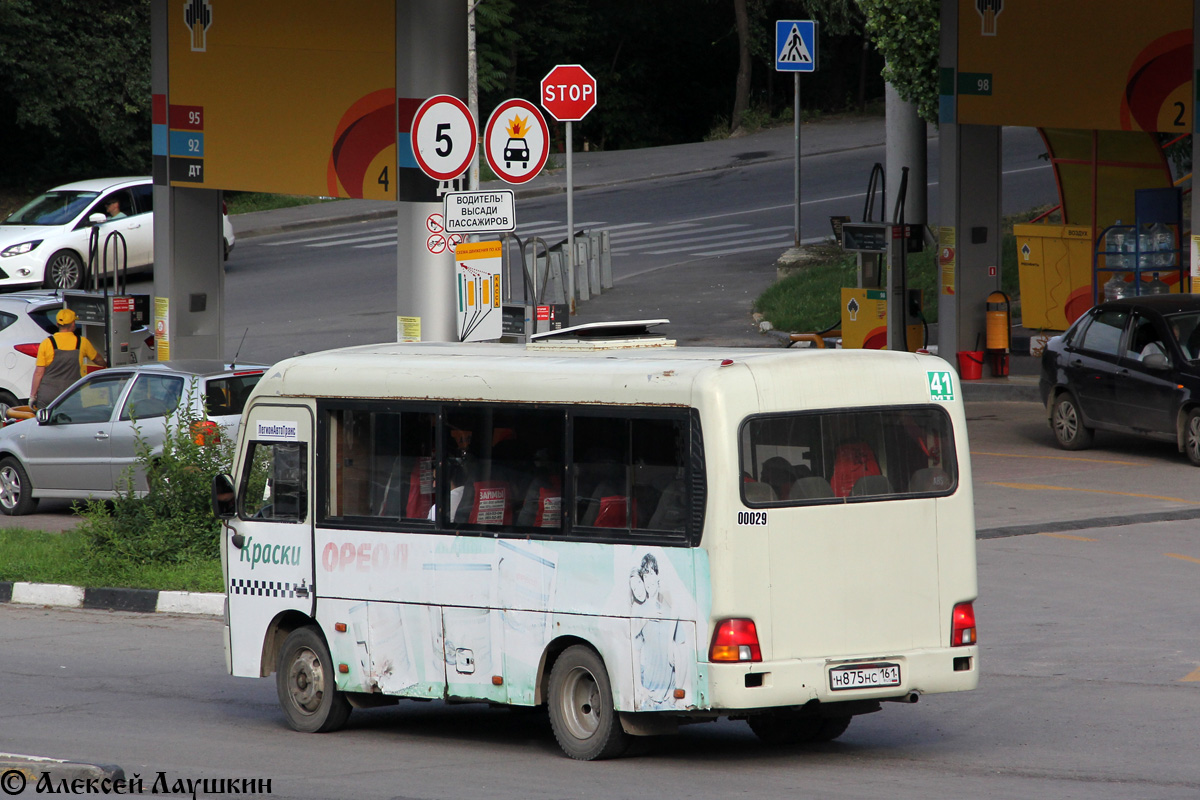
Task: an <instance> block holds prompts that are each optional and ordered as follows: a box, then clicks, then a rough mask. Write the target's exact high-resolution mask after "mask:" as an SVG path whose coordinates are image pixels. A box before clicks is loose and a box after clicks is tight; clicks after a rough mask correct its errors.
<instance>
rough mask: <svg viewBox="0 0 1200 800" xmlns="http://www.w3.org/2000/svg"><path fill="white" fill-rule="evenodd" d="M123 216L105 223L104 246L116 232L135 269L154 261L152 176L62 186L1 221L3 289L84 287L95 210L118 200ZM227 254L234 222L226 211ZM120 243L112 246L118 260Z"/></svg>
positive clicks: (0, 276) (0, 275) (102, 231)
mask: <svg viewBox="0 0 1200 800" xmlns="http://www.w3.org/2000/svg"><path fill="white" fill-rule="evenodd" d="M113 202H116V203H117V208H118V209H119V212H120V214H121V215H122V216H120V217H114V218H112V219H109V220H108V221H107V222H104V223H102V224H101V225H100V244H101V246H103V245H104V243H105V241H106V240H107V238H108V235H109V233H110V232H112V231H118V232H120V234H121V235H122V236H124V237H125V247H126V251H127V252H128V258H129V260H128V268H129V271H130V272H138V271H143V270H148V269H150V268H151V266H152V265H153V264H154V213H153V211H154V184H153V181H152V180H151V179H150V178H149V177H133V178H96V179H93V180H87V181H77V182H75V183H68V184H65V185H63V186H58V187H56V188H54V189H51V190H50V191H48V192H46V193H44V194H42V195H40V196H39V197H37V198H35V199H33V200H31V201H30V202H28V203H26V204H25V205H24V206H23V207H21V208H20V209H18V210H17V211H15V212H13V214H12V215H11V216H9V217H8V219H6V220H4V221H3V222H0V290H3V289H5V288H7V287H10V286H11V287H16V286H44V287H46V288H47V289H78V288H79V287H80V286H81V285H82V283H83V277H84V267H85V265H86V264H87V258H88V241H89V238H90V234H91V228H92V222H91V217H92V215H93V214H105V210H106V209H107V208H108V206H109V205H110V204H111V203H113ZM221 220H222V229H223V238H224V246H225V251H224V255H225V258H229V251H230V250H232V249H233V244H234V241H235V239H234V235H233V226H232V225H230V224H229V216H228V215H227V214H225V213H224V208H222V214H221ZM115 251H116V248H115V246H114V247H112V248H110V250H109V259H113V258H114V255H113V254H114V252H115Z"/></svg>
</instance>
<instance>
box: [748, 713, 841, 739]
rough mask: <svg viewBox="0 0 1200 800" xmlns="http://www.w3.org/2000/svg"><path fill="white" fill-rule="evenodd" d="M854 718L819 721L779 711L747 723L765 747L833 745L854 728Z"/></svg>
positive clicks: (823, 719) (820, 718)
mask: <svg viewBox="0 0 1200 800" xmlns="http://www.w3.org/2000/svg"><path fill="white" fill-rule="evenodd" d="M850 720H851V717H849V716H838V717H817V716H811V715H804V716H801V715H799V714H794V713H789V712H785V711H778V712H775V713H770V714H757V715H755V716H753V717H748V718H747V719H746V722H747V724H749V725H750V730H752V731H754V735H755V736H757V737H758V738H759V739H760V740H761V741H762V742H763V743H765V744H773V745H787V744H804V743H806V742H832V741H833V740H834V739H836V738H838V737H839V736H841V735H842V734H843V733H845V732H846V729H847V728H849V727H850Z"/></svg>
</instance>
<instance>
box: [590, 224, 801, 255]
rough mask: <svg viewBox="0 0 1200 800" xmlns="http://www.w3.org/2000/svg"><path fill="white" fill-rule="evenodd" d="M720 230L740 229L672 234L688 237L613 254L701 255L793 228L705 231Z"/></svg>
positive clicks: (742, 228)
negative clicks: (704, 249)
mask: <svg viewBox="0 0 1200 800" xmlns="http://www.w3.org/2000/svg"><path fill="white" fill-rule="evenodd" d="M719 228H738V230H736V231H726V232H725V233H713V234H708V233H696V232H685V233H682V234H672V235H671V239H674V238H677V237H679V236H686V237H687V238H684V239H681V240H680V241H671V239H668V238H666V237H664V238H662V239H656V240H655V241H652V242H641V243H639V244H635V245H633V246H632V247H624V246H622V247H621V248H619V249H615V248H614V250H613V252H614V253H633V252H641V253H644V254H646V255H651V256H662V255H670V254H672V253H680V252H684V253H701V252H703V251H702V250H701V249H700V248H701V247H727V246H729V245H735V244H742V243H743V242H754V243H756V244H758V243H761V242H762V241H763V239H764V238H766V237H765V235H766V234H775V235H776V236H778V235H779V232H780V231H790V230H791V229H792V226H791V225H781V226H779V227H777V228H747V227H746V226H744V225H716V226H714V227H712V228H705V229H704V230H706V231H709V230H716V229H719ZM729 239H733V240H734V241H722V240H729ZM624 243H625V241H624V240H623V239H622V240H621V244H622V245H624ZM647 247H665V248H669V249H666V250H646V249H645V248H647Z"/></svg>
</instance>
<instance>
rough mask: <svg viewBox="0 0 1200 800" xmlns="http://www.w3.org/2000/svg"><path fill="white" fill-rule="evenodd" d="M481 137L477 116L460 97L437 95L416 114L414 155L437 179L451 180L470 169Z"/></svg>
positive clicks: (413, 142) (413, 138)
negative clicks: (476, 125) (474, 115)
mask: <svg viewBox="0 0 1200 800" xmlns="http://www.w3.org/2000/svg"><path fill="white" fill-rule="evenodd" d="M477 137H478V129H477V128H476V127H475V118H474V117H472V116H471V111H470V109H468V108H467V104H466V103H464V102H463V101H462V100H459V99H458V98H457V97H453V96H451V95H448V94H438V95H434V96H433V97H431V98H429V99H428V100H426V101H425V102H424V103H422V104H421V105H420V107H419V108H418V109H417V112H416V114H414V115H413V122H412V146H413V157H414V158H415V159H416V161H417V166H419V167H420V168H421V171H422V172H424V173H425V174H426V175H428V176H429V177H431V178H433V179H434V180H438V181H449V180H453V179H454V178H457V177H458V176H459V175H462V174H463V173H464V172H466V171H467V167H468V166H470V164H471V159H473V158H474V157H475V148H476V146H477V144H478V142H477Z"/></svg>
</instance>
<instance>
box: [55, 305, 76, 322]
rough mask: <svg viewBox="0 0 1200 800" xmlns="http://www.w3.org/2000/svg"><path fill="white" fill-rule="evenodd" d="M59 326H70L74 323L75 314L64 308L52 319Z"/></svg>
mask: <svg viewBox="0 0 1200 800" xmlns="http://www.w3.org/2000/svg"><path fill="white" fill-rule="evenodd" d="M54 319H55V320H56V321H57V322H58V324H59V325H70V324H71V323H72V322H74V321H75V312H74V311H72V310H71V309H69V308H64V309H63V310H62V311H59V312H58V316H57V317H55V318H54Z"/></svg>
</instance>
